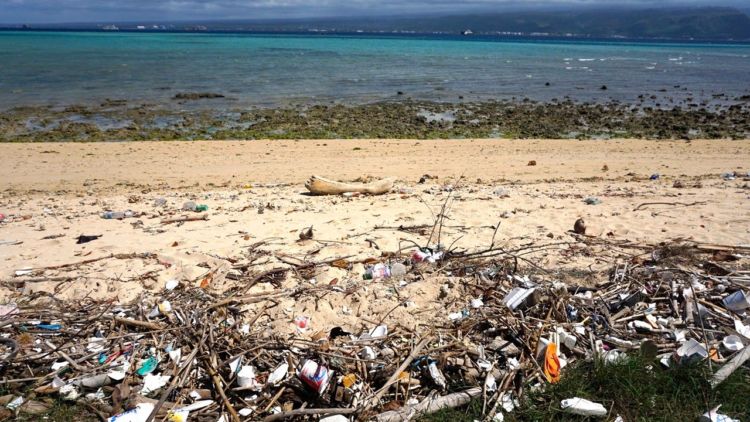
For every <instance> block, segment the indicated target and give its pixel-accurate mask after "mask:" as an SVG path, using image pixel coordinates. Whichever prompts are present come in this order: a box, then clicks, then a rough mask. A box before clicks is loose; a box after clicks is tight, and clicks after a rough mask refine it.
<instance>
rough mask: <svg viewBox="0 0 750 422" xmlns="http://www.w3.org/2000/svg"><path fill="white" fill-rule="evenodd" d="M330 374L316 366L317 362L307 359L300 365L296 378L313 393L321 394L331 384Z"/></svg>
mask: <svg viewBox="0 0 750 422" xmlns="http://www.w3.org/2000/svg"><path fill="white" fill-rule="evenodd" d="M332 374H333V372H332V371H330V370H329V369H328V368H326V367H325V366H323V365H318V363H317V362H315V361H312V360H309V359H308V360H306V361H305V362H304V363H303V364H302V368H301V369H300V370H299V372H298V373H297V376H299V378H300V379H301V380H302V382H304V383H305V384H306V385H307V386H308V387H310V388H311V389H313V390H315V392H317V393H318V394H323V393H324V392H325V391H326V388H328V384H329V383H330V382H331V375H332Z"/></svg>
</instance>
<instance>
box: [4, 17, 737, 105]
mask: <svg viewBox="0 0 750 422" xmlns="http://www.w3.org/2000/svg"><path fill="white" fill-rule="evenodd" d="M603 86H606V89H602V88H603ZM195 92H207V93H215V94H221V95H223V96H224V97H225V98H218V99H210V100H208V99H207V100H200V101H197V102H188V103H186V102H177V101H175V100H174V99H173V98H174V97H175V95H177V94H179V93H195ZM748 93H750V45H747V44H744V45H743V44H698V43H696V44H691V43H655V42H629V41H616V42H615V41H578V40H508V39H499V38H492V37H458V36H452V37H444V36H443V37H441V36H435V37H430V36H409V35H401V36H374V35H313V34H298V35H294V34H285V35H268V34H210V33H200V34H191V33H125V32H116V33H105V32H30V31H29V32H27V31H23V32H13V31H6V32H0V109H8V108H12V107H17V106H28V105H36V106H39V105H53V106H59V105H71V104H91V103H99V102H102V101H105V100H106V99H110V100H113V99H114V100H127V101H136V102H143V103H149V104H156V105H160V106H164V107H173V108H174V107H177V108H179V107H213V108H216V107H219V108H221V107H227V108H238V107H247V106H261V107H274V106H289V105H297V104H311V103H314V104H317V103H320V104H329V103H331V102H336V103H345V104H361V103H369V102H375V101H382V100H398V99H405V98H411V99H418V100H429V101H439V102H460V101H484V100H512V99H515V100H518V101H521V100H523V99H525V98H528V99H530V100H533V101H549V100H552V99H553V98H557V99H564V98H569V99H571V100H574V101H582V102H601V103H606V102H612V101H619V102H624V103H635V102H636V101H638V100H639V96H642V98H644V97H645V98H647V99H648V98H651V96H652V95H653V96H655V98H651V100H652V101H656V102H663V103H666V104H670V103H671V104H676V103H688V102H699V101H704V102H707V103H710V102H712V101H731V100H733V99H735V98H736V97H740V96H743V95H748Z"/></svg>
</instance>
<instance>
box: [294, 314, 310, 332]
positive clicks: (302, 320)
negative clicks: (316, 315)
mask: <svg viewBox="0 0 750 422" xmlns="http://www.w3.org/2000/svg"><path fill="white" fill-rule="evenodd" d="M294 325H296V326H297V328H299V329H300V331H305V330H307V328H308V327H309V326H310V318H309V317H306V316H298V317H296V318H294Z"/></svg>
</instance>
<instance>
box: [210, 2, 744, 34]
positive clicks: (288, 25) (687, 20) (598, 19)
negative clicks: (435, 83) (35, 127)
mask: <svg viewBox="0 0 750 422" xmlns="http://www.w3.org/2000/svg"><path fill="white" fill-rule="evenodd" d="M206 26H208V27H209V29H221V28H226V29H234V30H237V29H247V30H271V31H307V30H327V31H339V32H353V31H357V30H361V31H366V32H393V31H409V32H421V33H432V32H445V33H460V32H461V31H463V30H466V29H471V31H473V32H474V33H484V34H488V33H498V32H503V33H522V34H524V35H530V34H547V35H557V36H566V35H574V36H580V37H626V38H662V39H704V40H750V17H749V16H748V15H747V14H745V13H743V12H741V11H739V10H738V9H733V8H726V7H702V8H680V9H675V8H670V9H667V8H660V9H637V10H636V9H609V10H590V9H589V10H585V9H584V10H576V11H542V12H533V11H524V12H507V13H495V12H487V13H482V14H468V15H450V16H430V17H378V18H372V17H370V18H346V19H344V18H335V19H333V18H332V19H307V20H294V21H290V20H286V21H283V20H276V21H263V22H260V21H258V22H244V23H240V22H226V23H214V24H206Z"/></svg>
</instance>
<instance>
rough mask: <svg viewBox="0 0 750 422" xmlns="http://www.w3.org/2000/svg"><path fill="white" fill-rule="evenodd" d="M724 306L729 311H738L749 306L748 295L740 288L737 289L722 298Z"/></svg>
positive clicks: (749, 298)
mask: <svg viewBox="0 0 750 422" xmlns="http://www.w3.org/2000/svg"><path fill="white" fill-rule="evenodd" d="M723 302H724V306H725V307H726V308H727V309H729V310H730V311H735V312H740V311H742V310H743V309H747V308H750V297H748V296H747V295H746V294H745V292H743V291H742V290H737V291H736V292H734V293H732V294H731V295H729V296H727V297H725V298H724V300H723Z"/></svg>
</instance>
